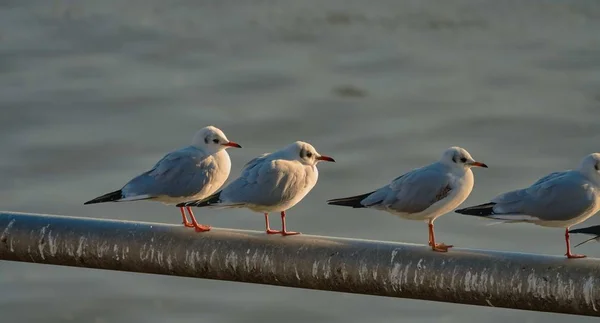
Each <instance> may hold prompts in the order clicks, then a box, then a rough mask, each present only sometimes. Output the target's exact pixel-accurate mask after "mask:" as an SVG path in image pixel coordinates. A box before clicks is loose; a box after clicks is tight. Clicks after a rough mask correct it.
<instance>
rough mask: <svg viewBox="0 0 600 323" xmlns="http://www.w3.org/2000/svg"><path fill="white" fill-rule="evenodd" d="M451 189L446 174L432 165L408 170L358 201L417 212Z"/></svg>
mask: <svg viewBox="0 0 600 323" xmlns="http://www.w3.org/2000/svg"><path fill="white" fill-rule="evenodd" d="M451 190H452V187H451V184H450V180H449V178H448V176H447V174H446V173H445V172H444V171H443V169H442V168H441V167H439V165H436V164H433V165H429V166H426V167H423V168H418V169H415V170H412V171H410V172H408V173H406V174H404V175H402V176H400V177H398V178H396V179H395V180H394V181H392V183H390V185H388V186H385V187H382V188H380V189H379V190H377V191H375V192H373V194H371V195H369V196H368V197H367V198H366V199H364V200H363V201H362V202H361V204H363V205H365V206H367V207H374V208H382V207H383V208H388V209H392V210H394V211H396V212H401V213H408V214H411V213H419V212H422V211H424V210H426V209H427V208H428V207H430V206H431V205H433V204H434V203H436V202H438V201H440V200H443V199H444V198H446V197H447V196H448V195H449V194H450V192H451Z"/></svg>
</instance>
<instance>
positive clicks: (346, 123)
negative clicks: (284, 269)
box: [0, 0, 600, 323]
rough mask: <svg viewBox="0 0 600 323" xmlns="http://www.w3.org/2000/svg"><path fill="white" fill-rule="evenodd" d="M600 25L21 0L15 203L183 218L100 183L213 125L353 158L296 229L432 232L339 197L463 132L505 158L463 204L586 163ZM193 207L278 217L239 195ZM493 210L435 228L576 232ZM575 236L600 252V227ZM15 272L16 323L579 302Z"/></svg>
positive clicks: (32, 208) (554, 236)
mask: <svg viewBox="0 0 600 323" xmlns="http://www.w3.org/2000/svg"><path fill="white" fill-rule="evenodd" d="M599 28H600V3H598V2H597V1H592V0H590V1H570V2H562V1H540V0H538V1H528V2H525V3H523V2H521V1H492V0H487V1H464V0H463V1H452V2H448V1H443V0H438V1H398V0H387V1H385V0H381V1H369V2H365V1H359V0H349V1H340V0H332V1H323V0H304V1H296V0H279V1H274V0H251V1H235V0H207V1H169V2H168V3H167V2H164V1H158V0H143V1H142V0H128V1H117V0H103V1H92V0H77V1H75V0H73V1H66V0H3V1H2V2H0V109H1V110H0V111H2V117H1V118H0V149H1V152H2V158H0V174H2V179H3V180H2V181H1V182H0V201H2V206H1V208H2V209H3V210H14V211H24V212H41V213H56V214H66V215H85V216H90V217H103V218H118V219H130V220H144V221H158V222H168V223H178V222H179V221H180V218H179V217H178V212H177V211H176V210H174V209H172V208H168V207H165V206H162V205H160V204H154V203H146V202H143V203H142V202H140V203H129V204H128V203H123V204H118V205H115V204H104V205H94V206H85V207H84V206H83V202H84V201H86V200H88V199H90V198H93V197H95V196H98V195H100V194H102V193H105V192H108V191H110V190H113V189H116V188H119V187H121V185H123V184H124V183H125V181H126V180H127V179H129V178H130V177H132V176H134V175H137V174H138V173H140V172H142V171H143V170H146V169H147V168H148V167H150V166H151V165H152V164H153V163H154V162H155V161H156V160H158V159H159V158H160V157H161V156H162V155H163V154H164V153H165V152H167V151H169V150H172V149H175V148H178V147H181V146H184V145H187V144H188V143H189V141H190V140H191V137H192V135H193V133H194V132H195V131H196V130H197V129H199V128H200V127H203V126H205V125H208V124H214V125H216V126H218V127H220V128H222V129H223V130H224V131H225V132H226V133H227V135H228V137H229V138H230V139H231V140H235V141H239V142H240V143H241V144H242V145H243V146H244V149H240V150H231V151H230V152H231V156H232V160H233V163H234V168H233V170H232V176H237V174H239V169H240V167H241V166H242V165H243V164H244V163H245V162H246V161H247V160H249V159H251V158H252V157H254V156H256V155H258V154H260V153H263V152H266V151H272V150H274V149H277V148H279V147H282V146H284V145H286V144H288V143H289V142H291V141H294V140H305V141H309V142H311V143H313V144H314V145H315V146H316V147H317V149H318V150H319V151H320V152H322V153H323V154H327V155H331V156H334V157H335V158H336V159H337V160H338V163H336V164H323V165H321V166H320V170H321V178H320V182H319V184H318V185H317V187H316V188H315V189H314V190H313V192H312V193H311V194H310V195H309V196H308V197H307V198H306V199H305V200H304V201H303V202H302V203H301V204H299V205H298V206H296V207H295V208H293V209H292V210H291V211H290V212H289V221H288V222H289V226H290V229H292V230H299V231H302V232H305V233H312V234H322V235H332V236H344V237H357V238H369V239H381V240H396V241H406V242H415V243H424V242H426V241H427V240H426V239H427V233H426V230H427V229H426V225H425V224H424V223H421V222H417V221H406V220H400V219H398V218H395V217H393V216H389V215H386V214H384V213H380V212H376V211H368V210H367V211H365V210H347V209H343V208H335V207H330V206H327V205H326V204H325V203H324V200H326V199H328V198H334V197H341V196H346V195H349V194H357V193H362V192H366V191H368V190H370V189H374V188H377V187H379V186H381V185H383V184H385V183H386V182H387V181H389V180H390V179H392V178H394V177H396V176H398V175H400V174H401V173H403V172H405V171H407V170H409V169H411V168H413V167H417V166H420V165H423V164H425V163H429V162H431V161H433V160H435V159H437V158H438V157H439V155H440V154H441V152H442V151H443V149H445V148H447V147H449V146H451V145H460V146H463V147H466V148H467V149H468V150H469V151H470V152H471V153H472V155H473V156H474V157H475V158H476V159H479V160H481V161H484V162H486V163H487V164H488V165H490V168H489V169H477V170H475V173H476V174H475V177H476V184H475V185H476V186H475V191H474V192H473V194H472V195H471V196H470V198H469V199H468V200H467V201H466V202H465V205H469V204H473V203H479V202H483V201H484V200H485V199H487V198H489V197H491V196H493V195H495V194H497V193H500V192H502V191H505V190H508V189H512V188H516V187H521V186H524V185H529V184H531V183H532V182H533V181H535V180H536V179H537V178H539V177H540V176H542V175H544V174H546V173H548V172H550V171H553V170H559V169H565V168H571V167H574V166H576V165H577V163H578V162H579V160H580V159H581V158H582V157H583V156H584V155H586V154H588V153H590V152H593V151H598V150H599V148H598V147H599V146H598V142H599V141H600V132H599V131H598V126H600V119H599V118H598V112H599V111H600V91H599V90H598V89H600V74H599V73H600V41H599V38H598V34H600V29H599ZM371 165H376V166H375V167H365V166H371ZM197 214H198V215H199V218H200V219H202V221H204V222H208V223H210V224H211V225H214V226H217V227H234V228H246V229H256V230H260V229H262V225H263V222H262V220H261V217H260V216H259V215H255V214H252V213H250V212H247V211H243V210H235V211H221V212H219V211H205V212H199V213H197ZM599 222H600V221H598V220H597V219H590V220H588V222H586V223H585V225H588V224H589V225H592V224H598V223H599ZM274 223H275V222H274ZM487 223H489V222H486V221H483V220H475V219H473V218H469V217H462V216H459V215H457V214H449V215H446V216H444V217H442V218H440V219H439V220H438V221H437V222H436V224H437V226H436V228H437V232H438V235H439V237H438V239H439V240H440V241H443V242H446V243H452V244H454V245H457V246H461V247H474V248H489V249H497V250H514V251H524V252H535V253H546V254H563V253H564V250H563V249H564V241H563V232H562V231H561V230H558V229H543V228H539V227H536V226H533V225H527V224H513V225H497V226H486V225H485V224H487ZM581 239H583V237H580V236H578V237H574V240H575V241H581ZM578 251H580V252H585V253H587V254H588V255H590V256H600V247H599V246H598V245H597V244H587V245H585V246H583V247H581V248H578ZM0 290H1V291H2V293H0V313H2V314H1V315H2V320H1V321H2V322H3V323H12V322H32V323H35V322H49V323H53V322H93V323H104V322H258V321H261V322H280V321H281V320H285V321H290V322H307V321H310V322H348V321H351V322H364V321H368V320H371V321H377V322H430V321H432V320H436V321H437V322H448V323H457V322H464V321H465V320H473V321H475V322H503V321H506V320H507V319H512V320H516V321H519V322H563V321H564V320H567V319H569V317H566V316H562V315H556V314H543V313H533V312H524V311H512V310H505V309H491V308H481V307H472V306H461V305H452V304H441V303H432V302H422V301H412V300H401V299H387V298H378V297H367V296H359V295H346V294H339V293H327V292H316V291H305V290H294V289H286V288H276V287H266V286H255V285H245V284H234V283H225V282H214V281H203V280H197V279H184V278H176V277H160V276H151V275H136V274H128V273H113V272H108V271H95V270H84V269H74V268H60V267H50V266H41V265H30V264H19V263H7V262H0ZM576 319H577V320H578V322H592V319H588V318H579V317H578V318H576Z"/></svg>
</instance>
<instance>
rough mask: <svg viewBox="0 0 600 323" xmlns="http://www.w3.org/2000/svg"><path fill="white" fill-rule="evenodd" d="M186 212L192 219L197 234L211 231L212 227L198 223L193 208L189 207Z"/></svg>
mask: <svg viewBox="0 0 600 323" xmlns="http://www.w3.org/2000/svg"><path fill="white" fill-rule="evenodd" d="M186 210H187V211H188V213H189V215H190V218H191V219H192V226H193V227H194V228H195V229H196V232H206V231H210V225H203V224H200V223H198V221H196V217H195V216H194V212H192V208H191V207H189V206H187V207H186Z"/></svg>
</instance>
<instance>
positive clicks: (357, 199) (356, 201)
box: [327, 192, 373, 209]
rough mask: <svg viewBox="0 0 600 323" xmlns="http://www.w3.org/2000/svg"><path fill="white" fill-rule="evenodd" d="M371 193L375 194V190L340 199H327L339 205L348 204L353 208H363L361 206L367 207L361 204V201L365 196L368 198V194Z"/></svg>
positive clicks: (329, 202) (332, 203)
mask: <svg viewBox="0 0 600 323" xmlns="http://www.w3.org/2000/svg"><path fill="white" fill-rule="evenodd" d="M371 194H373V192H370V193H366V194H361V195H356V196H350V197H343V198H339V199H331V200H328V201H327V204H329V205H338V206H347V207H351V208H355V209H361V208H364V207H366V206H364V205H363V204H361V201H362V200H364V199H365V198H367V196H369V195H371Z"/></svg>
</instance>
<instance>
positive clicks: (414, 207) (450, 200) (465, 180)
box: [327, 147, 487, 252]
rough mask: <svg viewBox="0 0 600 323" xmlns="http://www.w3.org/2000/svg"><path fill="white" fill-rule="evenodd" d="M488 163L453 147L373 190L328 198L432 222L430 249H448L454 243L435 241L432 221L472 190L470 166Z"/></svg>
mask: <svg viewBox="0 0 600 323" xmlns="http://www.w3.org/2000/svg"><path fill="white" fill-rule="evenodd" d="M474 166H476V167H485V168H487V165H486V164H484V163H480V162H478V161H475V160H474V159H473V157H471V155H470V154H469V152H468V151H466V150H465V149H463V148H460V147H450V148H448V149H446V150H445V151H444V153H443V154H442V157H441V158H440V160H439V161H437V162H435V163H433V164H429V165H427V166H424V167H421V168H416V169H413V170H411V171H409V172H408V173H406V174H404V175H401V176H399V177H397V178H396V179H394V180H393V181H392V182H391V183H390V184H388V185H386V186H384V187H382V188H380V189H377V190H375V191H373V192H370V193H366V194H362V195H357V196H351V197H346V198H339V199H333V200H329V201H327V203H328V204H330V205H340V206H348V207H352V208H372V209H376V210H382V211H387V212H389V213H391V214H394V215H398V216H400V217H402V218H405V219H409V220H421V221H426V222H428V225H429V245H430V246H431V249H432V250H434V251H439V252H447V251H448V248H452V245H446V244H443V243H439V244H438V243H436V242H435V232H434V230H433V222H434V221H435V219H437V218H438V217H439V216H441V215H444V214H446V213H448V212H450V211H452V210H453V209H454V208H456V207H457V206H459V205H460V204H461V203H462V202H464V200H465V199H466V198H467V197H468V196H469V194H470V193H471V190H472V189H473V183H474V179H473V172H472V171H471V167H474Z"/></svg>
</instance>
